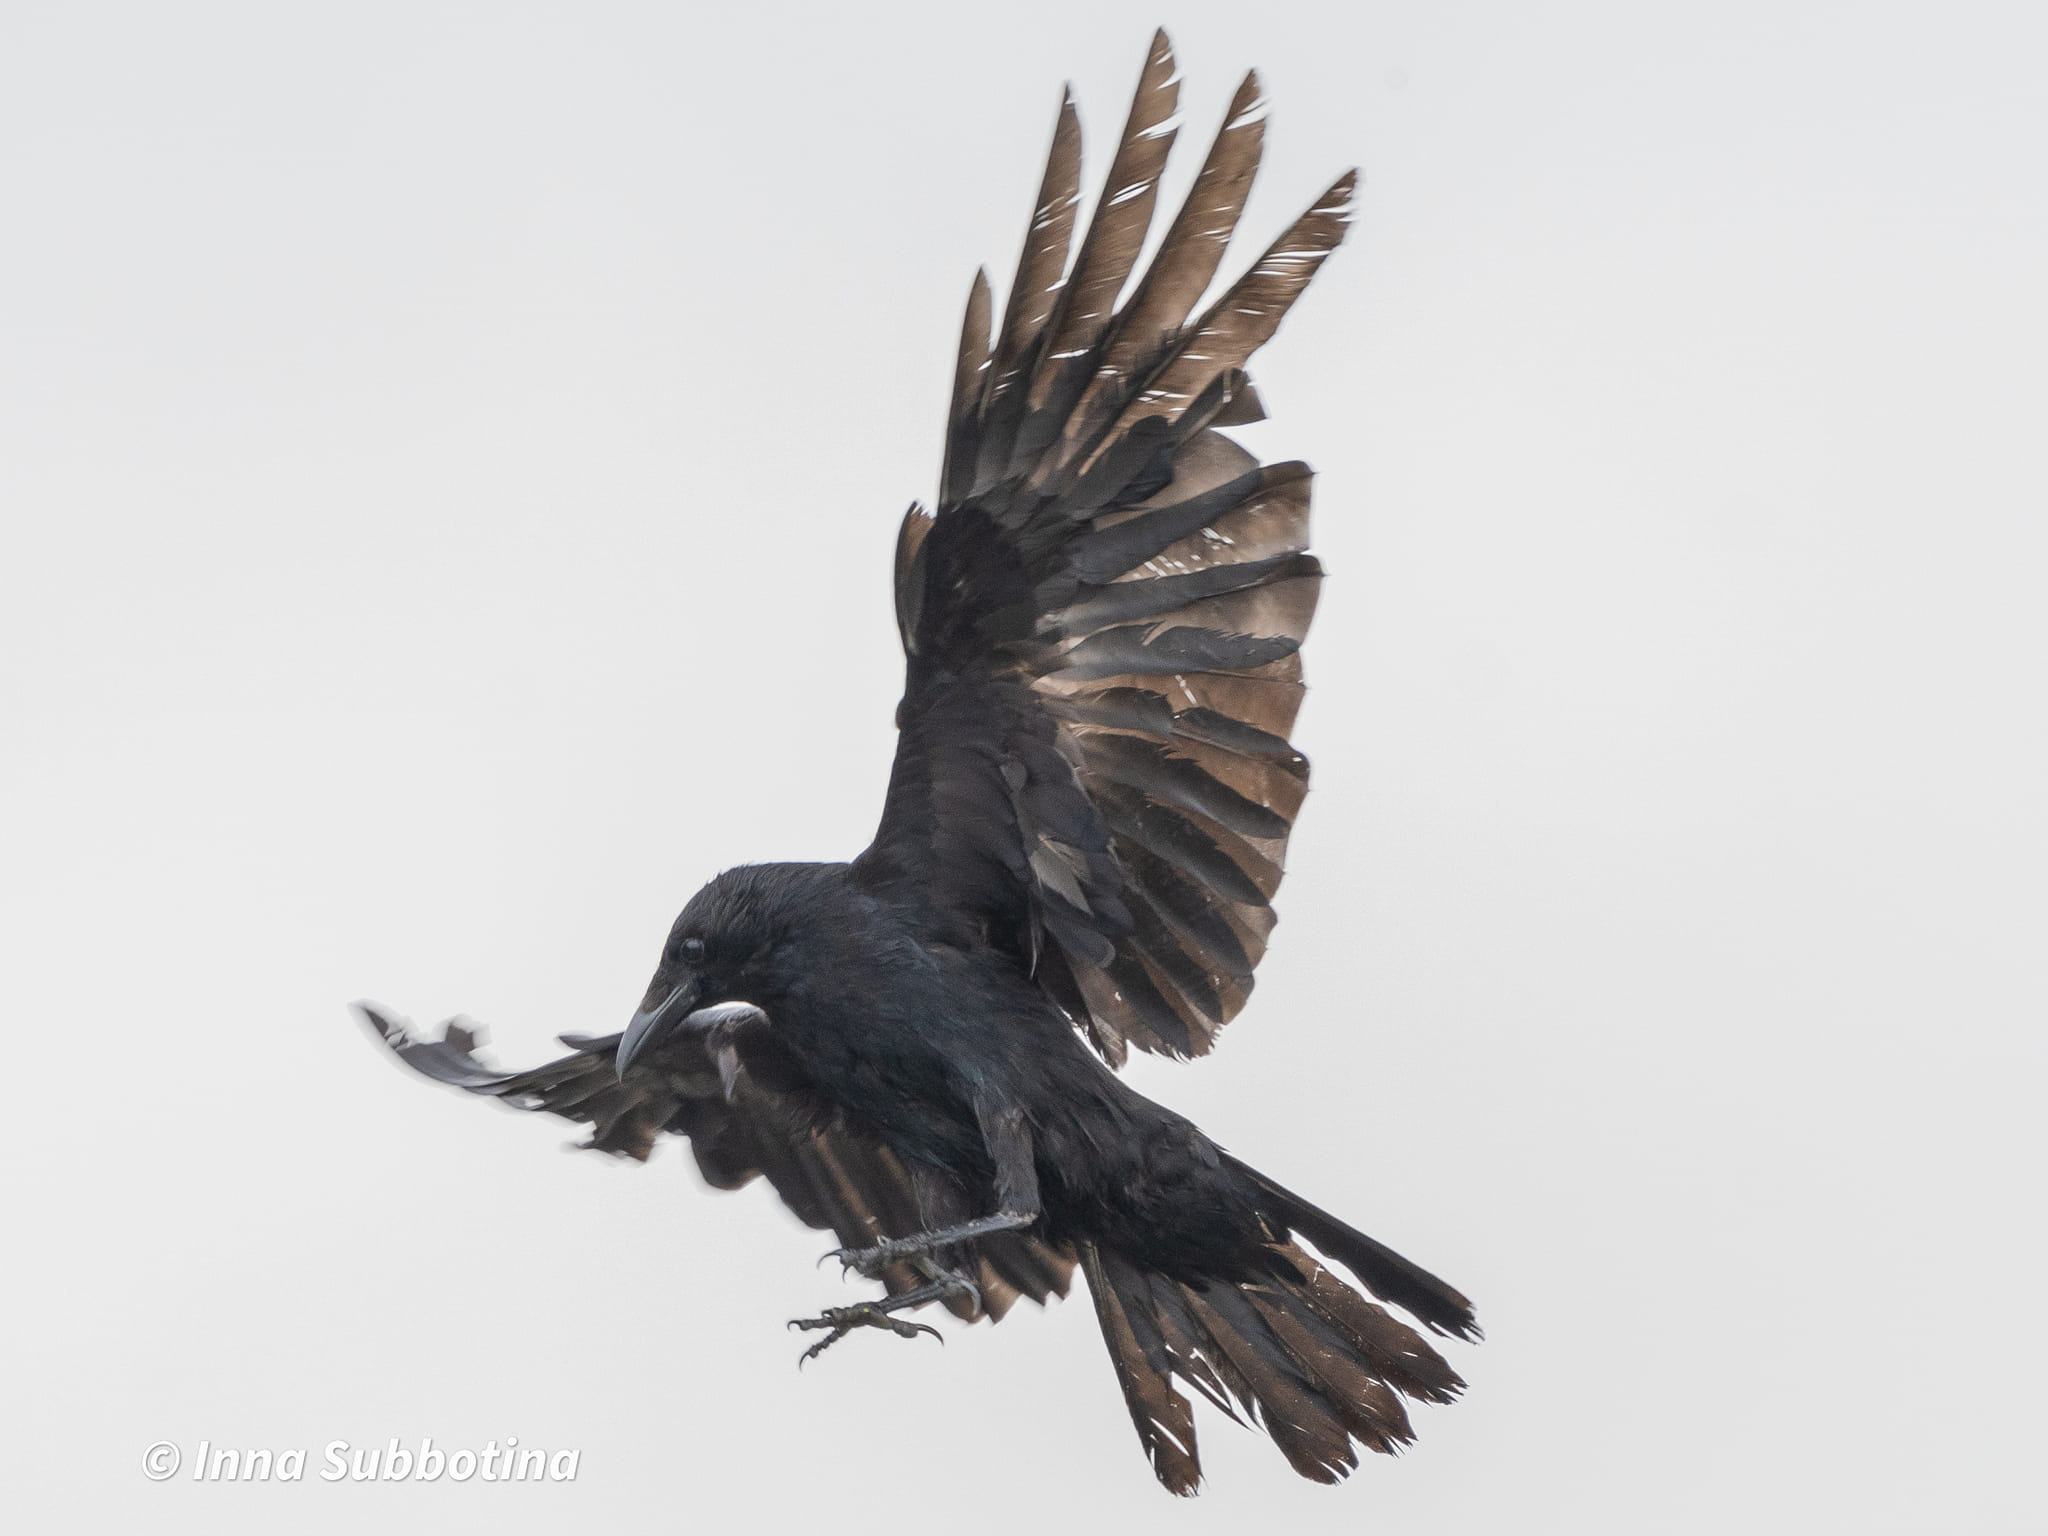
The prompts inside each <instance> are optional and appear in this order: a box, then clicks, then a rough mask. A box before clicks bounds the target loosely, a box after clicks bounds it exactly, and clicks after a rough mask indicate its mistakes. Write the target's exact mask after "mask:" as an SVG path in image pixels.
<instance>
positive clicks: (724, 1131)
mask: <svg viewBox="0 0 2048 1536" xmlns="http://www.w3.org/2000/svg"><path fill="white" fill-rule="evenodd" d="M356 1006H357V1008H358V1010H359V1011H360V1012H361V1014H362V1016H363V1019H364V1022H365V1023H366V1024H368V1025H369V1027H370V1029H371V1030H372V1031H373V1032H374V1033H375V1034H376V1036H377V1037H378V1039H380V1040H382V1041H383V1042H384V1044H385V1045H387V1046H389V1047H390V1048H391V1051H392V1053H393V1054H394V1055H396V1056H397V1058H398V1059H399V1060H400V1061H402V1062H404V1063H405V1065H407V1066H408V1067H411V1068H412V1069H413V1070H414V1071H416V1072H418V1073H420V1074H422V1075H423V1076H426V1077H430V1078H432V1079H434V1081H436V1082H439V1083H447V1084H450V1085H451V1086H453V1087H456V1088H463V1089H467V1090H468V1091H469V1092H471V1093H476V1094H482V1095H484V1096H486V1097H489V1098H494V1099H497V1100H499V1101H500V1102H502V1103H505V1104H510V1105H513V1106H515V1107H516V1108H519V1109H527V1110H546V1111H548V1112H549V1113H551V1114H556V1115H560V1116H562V1117H563V1118H564V1119H568V1120H577V1121H581V1122H583V1123H584V1124H585V1125H588V1126H590V1127H591V1134H590V1139H589V1140H588V1141H585V1142H582V1143H580V1145H581V1146H583V1147H585V1148H589V1149H592V1150H595V1151H599V1152H608V1153H610V1154H612V1155H613V1156H614V1157H630V1158H634V1159H636V1160H638V1161H641V1162H645V1161H646V1160H647V1156H648V1154H649V1153H651V1152H652V1151H653V1150H654V1144H655V1142H656V1141H657V1140H659V1139H660V1137H661V1136H662V1135H663V1134H664V1133H673V1134H675V1135H679V1136H683V1137H685V1138H687V1139H688V1141H689V1143H690V1151H691V1152H692V1154H694V1156H695V1157H696V1159H697V1167H698V1170H699V1171H700V1172H701V1173H702V1174H703V1175H704V1180H705V1182H706V1183H708V1184H710V1185H711V1186H713V1187H714V1188H716V1189H738V1188H740V1187H741V1186H742V1185H744V1184H747V1183H750V1182H751V1181H752V1180H754V1179H755V1178H757V1177H765V1178H766V1179H767V1180H768V1182H769V1184H770V1185H772V1186H773V1187H774V1190H775V1193H776V1194H777V1195H779V1196H780V1197H781V1198H782V1203H783V1204H784V1205H786V1206H788V1207H789V1209H790V1210H791V1211H792V1212H793V1213H794V1214H795V1215H796V1217H797V1219H798V1220H800V1221H802V1222H804V1223H805V1224H806V1225H808V1226H813V1227H819V1228H823V1229H826V1230H829V1231H831V1232H832V1233H833V1234H835V1235H836V1236H837V1237H838V1239H839V1241H840V1243H841V1244H842V1245H844V1246H846V1247H849V1248H864V1247H867V1246H870V1245H871V1244H873V1243H874V1242H876V1241H877V1240H878V1239H881V1238H887V1237H908V1236H910V1235H911V1234H913V1233H916V1232H919V1231H922V1230H923V1223H922V1222H921V1221H920V1220H919V1216H918V1206H917V1196H916V1193H915V1191H914V1190H913V1188H912V1186H911V1182H910V1175H909V1174H908V1173H907V1172H906V1171H905V1170H904V1168H903V1165H902V1164H901V1163H900V1162H898V1161H897V1159H896V1157H895V1155H894V1154H893V1153H891V1152H889V1151H888V1149H886V1148H884V1147H878V1146H874V1145H871V1144H869V1143H867V1142H864V1141H862V1140H859V1139H858V1138H855V1137H853V1136H851V1135H848V1134H847V1133H846V1132H844V1131H841V1130H836V1129H833V1128H830V1127H820V1126H818V1125H816V1124H814V1123H811V1121H812V1117H811V1115H810V1114H809V1113H808V1111H807V1110H806V1109H804V1108H802V1107H799V1106H793V1105H788V1104H784V1103H780V1102H778V1100H777V1098H776V1096H775V1095H773V1094H772V1093H770V1092H768V1091H767V1090H765V1089H763V1088H762V1087H761V1086H760V1085H759V1084H757V1083H755V1082H754V1081H753V1080H752V1079H751V1078H750V1077H749V1076H747V1074H746V1073H745V1072H744V1071H743V1072H742V1073H741V1075H740V1077H739V1079H738V1080H737V1081H736V1082H735V1084H734V1087H733V1096H732V1098H731V1099H730V1100H728V1099H727V1098H726V1097H725V1094H724V1091H723V1088H722V1086H721V1084H720V1081H719V1076H718V1069H717V1067H716V1066H714V1065H713V1064H712V1062H711V1060H710V1058H709V1057H708V1056H707V1057H703V1058H702V1059H701V1060H691V1059H689V1058H688V1057H687V1056H686V1055H685V1054H684V1050H685V1045H684V1044H678V1045H677V1046H676V1047H675V1048H674V1049H671V1050H669V1051H666V1052H664V1053H663V1054H664V1056H665V1058H667V1059H666V1060H665V1061H664V1063H663V1065H662V1066H661V1067H659V1068H656V1067H652V1066H650V1067H646V1068H641V1067H637V1066H636V1067H634V1068H633V1069H632V1070H630V1071H629V1072H628V1073H627V1075H626V1077H625V1078H624V1079H623V1080H622V1079H621V1078H620V1077H619V1075H618V1073H617V1072H616V1071H615V1070H614V1069H613V1065H612V1062H613V1058H614V1056H615V1055H616V1053H617V1051H618V1045H619V1037H618V1036H617V1035H608V1036H604V1037H601V1038H595V1039H593V1038H591V1037H589V1036H585V1035H563V1036H562V1037H561V1040H562V1043H563V1044H564V1045H566V1046H569V1047H570V1048H571V1053H570V1054H569V1055H567V1056H564V1057H561V1058H560V1059H558V1060H556V1061H551V1062H549V1063H548V1064H547V1065H546V1066H542V1067H535V1068H534V1069H533V1070H532V1071H529V1072H506V1071H502V1070H500V1069H499V1068H497V1067H495V1066H493V1065H491V1064H490V1063H489V1062H487V1061H484V1060H482V1059H481V1058H479V1057H478V1056H477V1054H476V1047H477V1045H478V1043H479V1038H480V1036H479V1032H478V1030H477V1029H475V1028H474V1027H473V1026H471V1025H470V1024H468V1023H466V1022H464V1021H463V1020H460V1019H454V1020H450V1021H449V1022H448V1023H447V1024H446V1025H444V1026H443V1027H442V1037H441V1038H440V1039H439V1040H427V1039H423V1038H420V1037H419V1036H417V1035H415V1034H414V1033H413V1032H412V1030H411V1029H410V1028H409V1027H408V1025H407V1024H406V1022H405V1021H404V1020H402V1019H399V1018H397V1017H396V1016H394V1015H392V1014H389V1013H386V1012H384V1011H383V1010H382V1009H380V1008H378V1007H376V1006H374V1005H372V1004H369V1003H358V1004H357V1005H356ZM975 1246H976V1250H977V1254H978V1258H979V1266H980V1272H979V1274H978V1275H976V1276H975V1279H976V1282H977V1284H978V1285H979V1286H980V1288H981V1296H982V1301H983V1303H984V1304H985V1310H986V1313H987V1315H988V1316H989V1317H991V1318H1000V1317H1001V1316H1002V1315H1003V1314H1004V1313H1005V1312H1007V1311H1008V1310H1009V1309H1010V1307H1011V1306H1012V1305H1013V1304H1014V1303H1015V1302H1016V1300H1017V1298H1018V1297H1019V1296H1029V1297H1030V1298H1031V1299H1032V1300H1033V1301H1038V1302H1043V1301H1044V1300H1045V1299H1046V1297H1048V1296H1052V1295H1060V1296H1064V1295H1065V1294H1066V1292H1067V1285H1068V1281H1069V1279H1070V1277H1071V1275H1072V1273H1073V1267H1074V1260H1073V1256H1072V1255H1071V1254H1069V1253H1068V1252H1067V1251H1066V1249H1064V1248H1062V1247H1056V1246H1054V1245H1052V1244H1048V1243H1045V1242H1043V1241H1040V1240H1039V1239H1037V1238H1033V1237H1029V1236H1026V1235H1025V1234H1023V1233H1016V1232H1010V1233H1001V1234H998V1235H997V1236H995V1237H991V1238H984V1239H982V1240H980V1242H978V1243H977V1244H976V1245H975ZM882 1278H883V1281H884V1283H885V1284H886V1285H887V1286H888V1288H889V1290H890V1292H891V1293H892V1294H895V1293H900V1292H903V1291H907V1290H910V1289H912V1288H913V1287H915V1286H918V1285H920V1284H922V1283H924V1281H925V1279H926V1278H927V1277H926V1276H925V1275H923V1274H922V1273H920V1272H919V1271H918V1270H917V1269H916V1268H914V1267H913V1266H912V1265H911V1264H909V1263H903V1264H895V1265H892V1266H890V1267H889V1269H887V1270H886V1271H885V1272H884V1273H883V1276H882ZM947 1305H948V1306H949V1307H951V1308H952V1310H953V1311H954V1312H955V1313H957V1314H958V1315H959V1316H961V1317H966V1318H974V1317H979V1316H981V1315H983V1311H984V1307H977V1306H975V1304H974V1302H973V1300H972V1299H971V1298H969V1297H965V1296H962V1297H958V1298H955V1299H954V1300H951V1301H948V1302H947Z"/></svg>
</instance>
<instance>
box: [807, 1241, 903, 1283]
mask: <svg viewBox="0 0 2048 1536" xmlns="http://www.w3.org/2000/svg"><path fill="white" fill-rule="evenodd" d="M889 1257H890V1254H889V1245H888V1244H887V1243H883V1244H881V1245H879V1246H877V1247H874V1248H833V1249H829V1250H828V1251H826V1252H825V1253H823V1254H821V1255H819V1257H818V1265H823V1264H824V1262H825V1260H827V1259H837V1260H838V1261H839V1275H840V1278H841V1279H844V1278H845V1277H846V1276H847V1275H848V1274H850V1273H852V1272H854V1271H856V1270H857V1271H859V1272H860V1273H861V1274H862V1275H865V1276H866V1277H867V1278H868V1279H870V1280H873V1279H875V1278H877V1277H878V1276H879V1275H880V1274H881V1270H882V1266H883V1265H884V1264H886V1263H888V1262H889ZM813 1267H814V1268H815V1267H818V1266H813Z"/></svg>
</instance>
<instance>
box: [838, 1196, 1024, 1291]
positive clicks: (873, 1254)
mask: <svg viewBox="0 0 2048 1536" xmlns="http://www.w3.org/2000/svg"><path fill="white" fill-rule="evenodd" d="M1036 1220H1038V1212H1036V1211H997V1212H996V1213H995V1215H993V1216H979V1217H976V1218H975V1219H974V1220H973V1221H963V1222H961V1223H960V1224H959V1225H958V1226H952V1227H940V1228H939V1229H938V1230H937V1231H936V1232H913V1233H912V1234H911V1235H910V1236H908V1237H889V1238H884V1239H883V1240H882V1241H881V1242H879V1243H877V1244H875V1246H874V1247H872V1248H834V1249H833V1250H832V1251H831V1252H830V1253H828V1254H826V1255H825V1257H826V1258H828V1259H837V1260H838V1261H839V1262H840V1264H841V1265H842V1266H843V1267H844V1268H847V1269H857V1270H859V1271H860V1272H861V1273H862V1274H863V1275H866V1276H867V1277H868V1278H869V1279H870V1280H873V1279H875V1278H876V1277H877V1276H879V1275H880V1274H881V1272H882V1270H883V1269H884V1268H885V1267H887V1266H888V1265H890V1264H893V1263H895V1262H896V1261H897V1260H898V1259H914V1258H916V1257H917V1256H918V1255H919V1254H925V1253H930V1252H931V1251H932V1250H933V1249H935V1248H950V1247H951V1246H952V1245H953V1244H955V1243H966V1242H972V1241H973V1240H974V1239H975V1238H977V1237H988V1236H990V1235H991V1234H993V1233H996V1232H1014V1231H1016V1230H1017V1229H1018V1228H1019V1227H1028V1226H1030V1225H1031V1223H1032V1222H1034V1221H1036ZM821 1262H822V1261H821Z"/></svg>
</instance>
